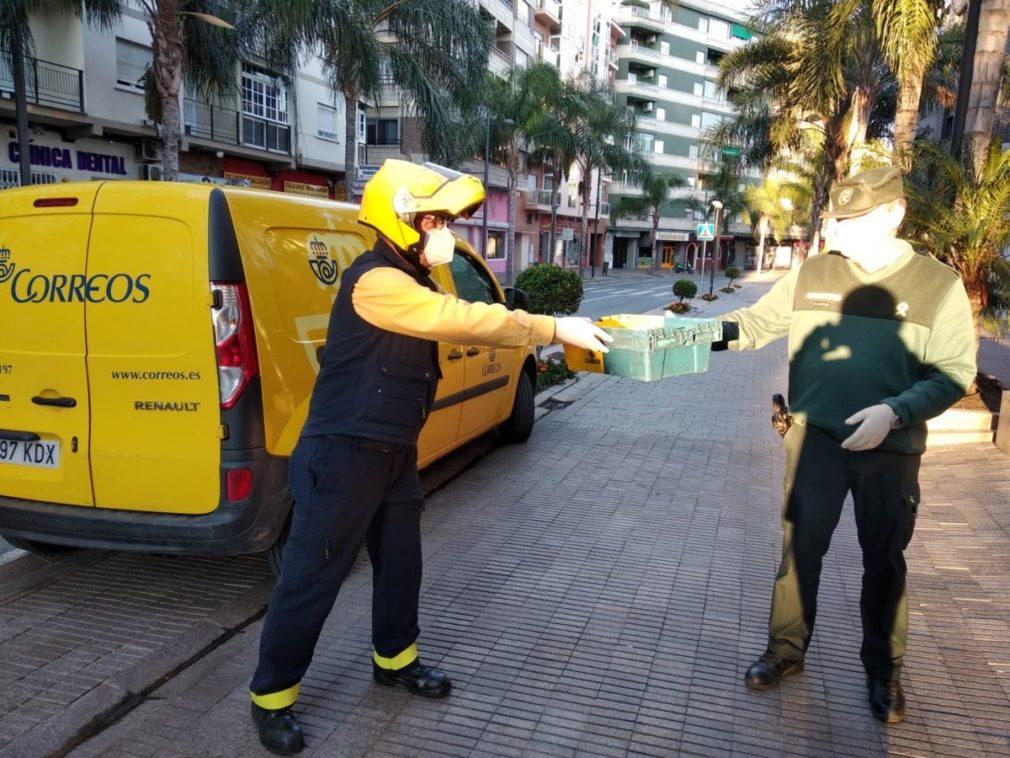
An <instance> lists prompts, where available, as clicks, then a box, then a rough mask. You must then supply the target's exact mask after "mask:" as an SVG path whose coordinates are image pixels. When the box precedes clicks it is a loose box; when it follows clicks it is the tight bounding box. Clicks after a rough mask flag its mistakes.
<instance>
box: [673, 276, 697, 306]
mask: <svg viewBox="0 0 1010 758" xmlns="http://www.w3.org/2000/svg"><path fill="white" fill-rule="evenodd" d="M673 294H674V295H676V296H677V297H679V298H680V302H682V303H683V302H684V298H685V297H694V296H695V295H697V294H698V285H697V284H695V283H694V282H692V281H691V280H690V279H678V280H677V281H675V282H674V283H673Z"/></svg>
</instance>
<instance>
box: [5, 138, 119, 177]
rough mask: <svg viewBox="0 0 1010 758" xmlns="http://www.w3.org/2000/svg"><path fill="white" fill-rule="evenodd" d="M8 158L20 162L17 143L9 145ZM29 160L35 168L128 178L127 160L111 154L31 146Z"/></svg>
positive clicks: (47, 146)
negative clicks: (63, 169)
mask: <svg viewBox="0 0 1010 758" xmlns="http://www.w3.org/2000/svg"><path fill="white" fill-rule="evenodd" d="M7 157H8V158H9V159H10V162H11V163H15V164H16V163H19V162H20V160H21V151H20V150H19V149H18V143H17V142H8V143H7ZM28 159H29V161H30V162H31V164H32V165H33V166H44V167H45V168H65V169H77V170H78V171H87V172H88V173H91V174H114V175H116V176H126V159H125V158H124V157H123V156H121V155H112V154H110V153H97V152H91V151H89V150H71V149H70V148H68V147H61V146H59V145H57V146H52V145H30V146H29V149H28Z"/></svg>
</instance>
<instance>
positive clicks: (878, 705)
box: [866, 679, 905, 724]
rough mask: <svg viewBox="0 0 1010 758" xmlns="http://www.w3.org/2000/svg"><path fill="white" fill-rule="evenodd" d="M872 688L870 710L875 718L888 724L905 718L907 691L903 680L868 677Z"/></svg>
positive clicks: (867, 682)
mask: <svg viewBox="0 0 1010 758" xmlns="http://www.w3.org/2000/svg"><path fill="white" fill-rule="evenodd" d="M866 686H867V687H868V688H869V690H870V710H871V711H873V715H874V717H875V718H877V719H879V720H880V721H883V722H885V723H888V724H897V723H898V722H900V721H902V720H903V719H904V718H905V692H904V690H902V688H901V682H889V681H887V680H886V679H867V680H866Z"/></svg>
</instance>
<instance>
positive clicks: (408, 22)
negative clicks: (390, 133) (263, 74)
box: [309, 0, 491, 200]
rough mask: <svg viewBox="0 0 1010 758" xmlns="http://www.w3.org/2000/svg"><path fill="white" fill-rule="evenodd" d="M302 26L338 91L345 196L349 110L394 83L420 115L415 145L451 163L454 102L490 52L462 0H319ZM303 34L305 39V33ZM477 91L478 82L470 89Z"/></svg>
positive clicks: (462, 140) (353, 124)
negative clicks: (342, 115)
mask: <svg viewBox="0 0 1010 758" xmlns="http://www.w3.org/2000/svg"><path fill="white" fill-rule="evenodd" d="M320 4H321V5H322V6H323V7H322V8H321V9H320V11H319V12H318V13H317V15H316V16H315V17H314V19H312V20H314V21H315V23H314V25H313V26H312V28H311V29H310V30H309V33H310V35H311V34H315V35H316V36H317V37H318V39H319V40H320V42H321V47H322V51H323V60H324V62H325V65H326V70H327V72H328V75H329V77H330V82H331V87H332V88H333V90H334V91H335V92H340V93H341V94H342V95H343V96H344V104H345V109H346V124H345V130H344V132H345V143H344V144H345V147H344V170H345V172H346V175H347V180H346V181H345V187H346V192H347V195H346V197H347V199H348V200H350V199H351V192H352V190H351V185H352V182H351V179H352V178H353V177H354V175H355V173H356V167H357V158H358V155H357V144H358V136H357V134H358V131H357V130H358V127H357V110H358V103H359V102H361V100H362V99H363V98H364V99H373V100H377V99H378V98H380V97H381V96H382V91H383V87H384V86H387V85H391V86H394V87H396V88H398V89H399V90H400V93H401V97H402V98H403V100H404V101H406V102H407V103H408V104H409V107H410V108H411V109H412V110H413V111H414V112H416V113H417V114H418V115H419V116H420V122H421V125H422V133H421V137H422V147H423V148H424V150H425V152H426V153H427V154H428V155H430V156H431V157H432V158H433V159H434V160H438V161H442V162H445V163H451V162H454V161H455V159H456V158H457V157H458V155H459V153H460V150H461V149H462V146H463V145H465V144H466V135H465V134H463V133H462V130H461V129H460V128H459V123H458V121H459V119H458V116H459V112H460V104H461V103H463V104H468V103H472V102H473V99H474V96H475V88H474V87H473V82H477V81H481V80H482V79H483V77H484V73H485V71H486V70H487V60H488V54H489V53H490V50H491V28H490V25H489V24H488V22H487V21H485V19H484V17H483V16H482V15H481V11H480V9H479V8H478V7H477V5H476V4H475V3H471V2H468V0H393V1H392V2H390V1H389V0H349V1H348V2H340V3H333V2H321V3H320ZM310 38H311V37H310ZM478 89H479V88H478Z"/></svg>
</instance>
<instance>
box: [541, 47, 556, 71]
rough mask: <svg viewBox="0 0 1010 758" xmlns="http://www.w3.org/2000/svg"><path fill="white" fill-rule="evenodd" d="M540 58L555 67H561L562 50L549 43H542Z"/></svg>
mask: <svg viewBox="0 0 1010 758" xmlns="http://www.w3.org/2000/svg"><path fill="white" fill-rule="evenodd" d="M539 57H540V60H541V61H543V62H544V63H550V64H551V65H552V66H554V68H560V65H561V51H560V50H556V49H555V48H553V47H550V46H548V45H542V46H541V47H540V52H539Z"/></svg>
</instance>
